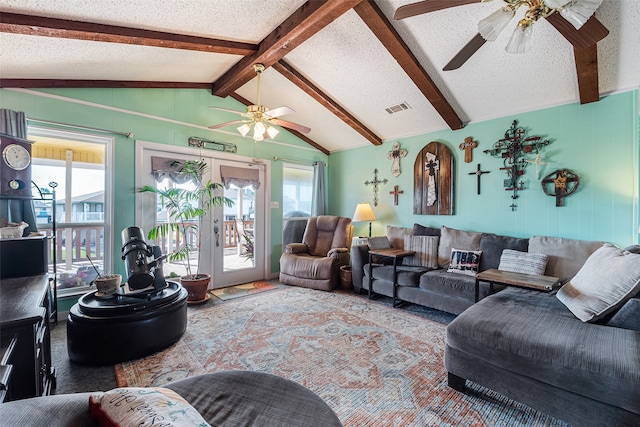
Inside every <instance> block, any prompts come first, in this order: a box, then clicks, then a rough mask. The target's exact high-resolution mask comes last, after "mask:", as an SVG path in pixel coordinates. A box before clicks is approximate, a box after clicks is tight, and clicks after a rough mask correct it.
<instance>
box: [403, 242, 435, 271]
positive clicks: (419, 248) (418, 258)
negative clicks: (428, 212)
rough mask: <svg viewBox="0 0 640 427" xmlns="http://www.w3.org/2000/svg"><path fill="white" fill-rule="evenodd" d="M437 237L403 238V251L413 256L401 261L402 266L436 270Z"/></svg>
mask: <svg viewBox="0 0 640 427" xmlns="http://www.w3.org/2000/svg"><path fill="white" fill-rule="evenodd" d="M439 240H440V237H438V236H404V249H405V250H407V251H414V252H415V255H413V256H410V257H406V258H405V259H403V262H402V263H403V265H411V266H414V267H427V268H434V269H435V268H438V241H439Z"/></svg>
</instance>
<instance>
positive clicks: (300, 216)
mask: <svg viewBox="0 0 640 427" xmlns="http://www.w3.org/2000/svg"><path fill="white" fill-rule="evenodd" d="M312 197H313V167H311V166H299V165H289V164H284V165H283V166H282V212H283V218H282V221H283V224H282V247H283V249H284V247H285V246H286V245H287V244H288V243H296V242H301V241H302V235H303V234H304V229H305V227H306V225H307V218H308V217H310V216H311V201H312Z"/></svg>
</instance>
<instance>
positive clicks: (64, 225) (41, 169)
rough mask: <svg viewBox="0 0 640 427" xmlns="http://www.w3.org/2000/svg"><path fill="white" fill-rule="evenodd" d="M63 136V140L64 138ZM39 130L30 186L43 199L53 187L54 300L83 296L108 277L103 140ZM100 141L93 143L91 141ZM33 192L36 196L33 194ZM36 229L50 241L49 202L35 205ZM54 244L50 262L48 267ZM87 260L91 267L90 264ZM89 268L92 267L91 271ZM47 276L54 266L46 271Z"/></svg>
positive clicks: (35, 135) (31, 136) (31, 135)
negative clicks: (99, 279) (52, 185)
mask: <svg viewBox="0 0 640 427" xmlns="http://www.w3.org/2000/svg"><path fill="white" fill-rule="evenodd" d="M65 136H67V137H68V138H65ZM85 137H86V138H83V136H82V135H79V134H76V133H66V132H63V131H51V133H50V132H48V130H44V129H40V130H36V131H34V132H32V130H31V129H30V132H29V139H31V140H33V141H35V143H34V144H33V147H32V154H33V166H32V180H33V182H34V184H35V185H36V186H38V188H40V189H41V191H42V192H43V193H45V194H46V193H50V192H51V188H50V187H49V183H50V182H52V181H53V182H56V183H57V184H58V186H57V187H56V202H55V203H56V206H55V211H56V218H55V220H56V240H55V245H56V261H57V266H56V267H57V273H58V277H57V288H58V295H65V294H75V293H84V292H87V291H88V289H89V288H88V287H89V285H90V284H91V281H92V280H93V279H94V278H95V277H96V276H97V273H96V269H98V270H99V271H100V273H101V274H103V273H109V272H110V271H108V270H109V269H110V267H107V266H108V265H110V264H107V263H106V259H107V258H109V256H108V255H107V252H106V251H105V249H106V248H110V247H111V246H110V242H106V241H105V235H106V236H107V238H108V239H111V237H110V236H109V233H105V228H106V218H105V212H107V211H108V209H107V208H106V206H105V203H106V198H105V189H106V182H107V181H106V174H105V157H106V152H107V144H106V142H107V141H110V139H106V138H93V137H92V136H91V135H85ZM96 139H97V140H99V141H100V142H98V141H95V140H96ZM34 191H37V190H35V189H34ZM34 208H35V212H36V217H37V223H38V229H39V231H41V232H44V233H46V234H49V235H51V234H52V222H53V211H54V209H53V205H52V202H51V201H50V200H37V201H35V202H34ZM52 254H53V243H52V245H51V248H50V255H49V260H50V263H53V256H52ZM90 260H91V261H90ZM91 262H93V264H94V265H95V267H96V269H94V268H93V266H92V265H91ZM50 267H51V271H52V267H53V265H51V266H50Z"/></svg>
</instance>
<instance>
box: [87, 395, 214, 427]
mask: <svg viewBox="0 0 640 427" xmlns="http://www.w3.org/2000/svg"><path fill="white" fill-rule="evenodd" d="M89 413H90V414H91V418H93V419H94V420H95V421H96V422H97V423H98V425H99V426H101V427H105V426H108V427H112V426H113V427H117V426H123V427H124V426H145V425H163V426H172V427H187V426H189V427H191V426H194V427H195V426H197V427H206V426H209V424H208V423H207V422H206V421H205V420H204V418H202V416H201V415H200V414H199V413H198V411H196V409H195V408H194V407H193V406H191V405H190V404H189V402H187V401H186V400H184V398H182V396H180V395H179V394H178V393H176V392H175V391H173V390H170V389H168V388H163V387H123V388H114V389H113V390H109V391H107V392H104V393H102V392H98V393H93V394H92V395H91V396H89Z"/></svg>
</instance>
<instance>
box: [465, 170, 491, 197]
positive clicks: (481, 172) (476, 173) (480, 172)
mask: <svg viewBox="0 0 640 427" xmlns="http://www.w3.org/2000/svg"><path fill="white" fill-rule="evenodd" d="M484 173H491V171H483V170H480V163H478V170H477V171H475V172H469V175H475V176H477V177H478V194H480V177H481V176H482V174H484Z"/></svg>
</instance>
